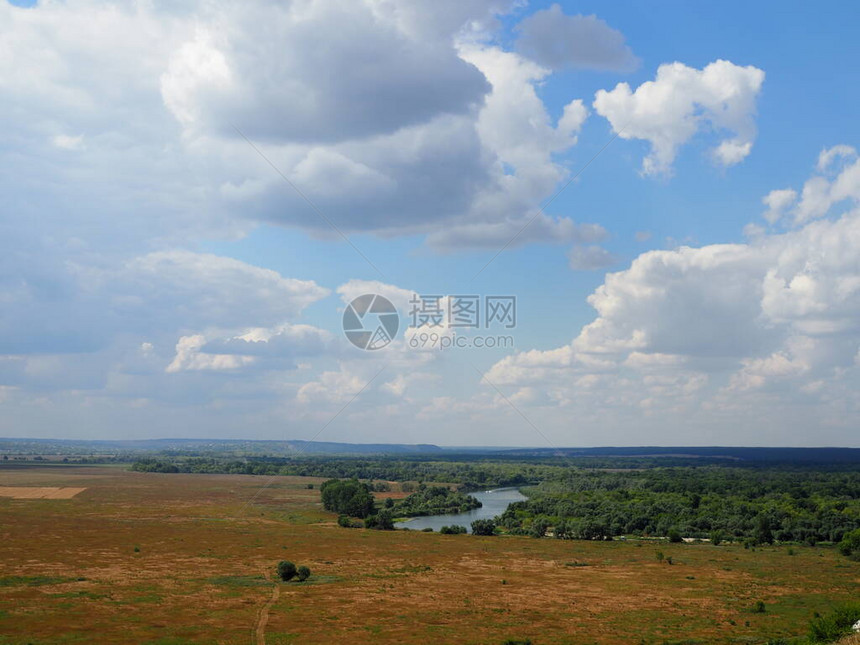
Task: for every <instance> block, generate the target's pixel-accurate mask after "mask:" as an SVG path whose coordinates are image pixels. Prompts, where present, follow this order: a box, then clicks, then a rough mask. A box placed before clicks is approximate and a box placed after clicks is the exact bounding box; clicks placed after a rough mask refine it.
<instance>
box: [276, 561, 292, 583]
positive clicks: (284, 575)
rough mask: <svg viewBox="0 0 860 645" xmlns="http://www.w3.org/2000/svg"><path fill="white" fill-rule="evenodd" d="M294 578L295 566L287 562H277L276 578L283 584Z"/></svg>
mask: <svg viewBox="0 0 860 645" xmlns="http://www.w3.org/2000/svg"><path fill="white" fill-rule="evenodd" d="M295 576H296V565H294V564H293V563H292V562H290V561H289V560H281V561H280V562H278V577H279V578H280V579H281V580H283V581H284V582H288V581H290V580H292V579H293V578H295Z"/></svg>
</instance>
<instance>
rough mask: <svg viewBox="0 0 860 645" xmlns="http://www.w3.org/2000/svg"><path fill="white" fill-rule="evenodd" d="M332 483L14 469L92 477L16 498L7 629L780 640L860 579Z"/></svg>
mask: <svg viewBox="0 0 860 645" xmlns="http://www.w3.org/2000/svg"><path fill="white" fill-rule="evenodd" d="M322 481H323V479H321V478H311V477H255V476H247V475H191V474H157V473H140V472H130V471H128V470H126V469H125V468H124V467H120V466H115V467H91V466H61V465H50V466H34V467H29V466H27V467H24V466H15V467H7V468H0V487H22V488H31V489H32V488H46V489H47V488H50V489H52V490H53V489H64V488H69V489H84V490H80V491H79V492H77V494H75V495H74V496H72V497H69V498H66V499H61V498H50V497H48V498H39V497H38V496H33V497H31V498H26V499H15V498H12V497H0V644H3V645H8V644H12V643H15V644H19V643H21V644H23V643H33V644H42V643H153V644H155V643H160V644H164V645H168V644H174V645H178V644H181V643H269V644H277V643H332V642H351V643H365V642H367V643H369V642H373V643H386V642H388V643H427V642H437V643H452V642H457V643H503V642H504V641H505V640H506V639H531V641H532V642H533V643H534V644H535V645H542V644H549V643H764V642H766V641H767V640H768V639H771V638H777V637H790V636H797V635H801V634H803V633H805V630H806V626H807V624H808V622H809V619H810V617H811V616H812V614H813V612H815V611H820V612H822V613H823V612H826V611H828V610H830V609H831V608H832V607H833V606H834V605H836V604H838V603H840V602H844V601H847V600H851V599H854V598H856V597H857V596H858V592H860V564H858V563H856V562H851V561H849V560H847V559H846V558H844V557H840V556H839V555H838V553H837V552H836V551H835V550H834V549H829V548H813V547H793V550H792V552H793V555H791V554H790V552H789V549H788V548H787V547H763V548H756V549H755V550H749V549H744V548H743V547H741V546H735V545H728V546H726V545H722V546H719V547H714V546H711V545H709V544H680V545H674V544H672V545H670V544H666V543H654V542H649V541H639V540H628V541H614V542H588V541H581V540H564V541H562V540H554V539H551V538H545V539H532V538H528V537H510V536H496V537H474V536H465V535H453V536H449V535H439V534H435V533H420V532H414V531H395V532H390V531H372V530H363V529H344V528H340V527H338V526H337V524H336V519H337V518H336V516H335V515H333V514H332V513H329V512H326V511H324V510H323V509H322V505H321V503H320V499H319V484H320V483H321V482H322ZM309 484H313V485H314V487H313V488H312V489H311V488H308V485H309ZM658 550H659V551H662V552H663V554H664V556H665V557H666V558H667V559H668V558H671V560H672V564H671V565H670V564H668V563H667V562H666V561H665V560H664V561H663V562H658V560H657V558H656V552H657V551H658ZM282 559H289V560H292V561H293V562H295V563H297V564H305V565H307V566H309V567H310V569H311V571H312V574H313V575H312V577H311V578H310V579H309V580H308V581H307V582H305V583H292V582H291V583H276V582H275V576H274V573H275V565H276V564H277V562H278V561H279V560H282ZM757 601H763V602H764V603H765V607H766V611H765V612H764V613H753V612H752V611H751V608H752V607H753V605H754V604H755V603H756V602H757Z"/></svg>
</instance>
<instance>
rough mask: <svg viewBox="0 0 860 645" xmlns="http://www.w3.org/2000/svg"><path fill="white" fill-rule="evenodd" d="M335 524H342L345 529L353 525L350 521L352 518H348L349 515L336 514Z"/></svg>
mask: <svg viewBox="0 0 860 645" xmlns="http://www.w3.org/2000/svg"><path fill="white" fill-rule="evenodd" d="M337 525H338V526H342V527H343V528H345V529H351V528H353V527H354V526H355V525H354V524H353V523H352V520H351V519H349V515H338V516H337Z"/></svg>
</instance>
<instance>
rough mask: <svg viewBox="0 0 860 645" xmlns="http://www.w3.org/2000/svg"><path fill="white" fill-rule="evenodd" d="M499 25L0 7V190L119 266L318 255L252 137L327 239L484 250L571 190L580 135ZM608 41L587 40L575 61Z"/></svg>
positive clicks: (266, 12)
mask: <svg viewBox="0 0 860 645" xmlns="http://www.w3.org/2000/svg"><path fill="white" fill-rule="evenodd" d="M512 6H513V3H512V2H508V1H502V0H472V1H470V2H441V3H418V2H415V3H413V2H375V1H371V0H367V1H363V0H362V1H354V2H343V1H338V0H324V1H319V2H291V3H272V2H266V1H263V0H253V1H252V2H248V3H243V4H242V6H241V7H239V6H236V5H232V4H230V3H224V2H202V1H201V2H192V3H190V4H186V5H183V7H182V8H169V7H167V6H166V5H163V4H159V3H156V4H151V3H134V4H118V3H114V2H110V1H109V0H87V1H86V2H84V3H83V4H81V3H77V4H76V5H75V6H71V5H68V4H64V3H60V2H57V3H46V4H44V5H42V4H40V5H37V6H36V7H34V8H30V9H24V8H20V7H14V6H12V5H10V4H8V3H4V4H3V5H0V27H2V29H3V31H4V33H6V34H13V35H14V36H12V37H10V38H9V39H8V40H7V44H6V47H5V48H4V56H3V57H2V60H0V95H2V99H3V100H2V105H0V115H2V116H3V117H4V118H5V120H6V121H7V122H8V123H13V124H16V127H15V128H12V129H10V130H7V132H6V133H5V134H4V135H3V137H4V143H5V144H6V145H5V146H4V152H3V153H2V154H3V157H2V159H3V162H4V165H6V166H7V167H11V168H14V169H15V172H13V173H9V174H7V175H6V177H5V178H4V179H0V182H2V187H3V188H4V190H8V191H9V192H10V193H15V192H16V191H21V190H22V189H23V188H27V189H30V190H31V192H32V194H33V195H38V196H39V197H38V199H34V200H30V201H31V202H32V203H28V204H26V205H25V207H27V208H30V209H32V211H33V212H36V213H43V214H44V213H52V212H53V213H55V215H47V216H45V215H43V216H42V217H43V218H45V217H47V218H48V219H53V220H56V222H55V223H56V225H58V226H60V227H66V228H67V230H68V231H69V233H70V234H74V231H75V230H79V229H80V224H81V221H82V220H83V221H85V222H86V223H87V224H92V223H95V222H98V224H99V227H100V228H101V229H102V230H101V231H100V235H101V236H102V237H103V238H104V239H109V240H110V241H111V245H112V246H114V247H119V246H121V245H123V244H125V243H130V244H134V243H135V242H136V241H137V240H139V239H140V238H141V237H147V238H151V237H152V236H153V232H154V231H157V232H158V235H159V236H160V237H162V238H173V239H174V240H183V239H187V238H189V237H192V238H193V237H194V236H199V234H200V233H201V232H202V231H205V232H206V233H207V234H208V235H213V234H220V235H240V234H243V233H244V232H246V231H247V230H249V228H251V227H253V226H255V225H257V224H259V223H260V222H268V223H276V224H280V225H287V226H298V227H301V228H304V229H307V230H310V231H312V232H313V233H315V234H319V235H326V234H330V233H331V231H330V229H329V225H328V224H327V223H326V222H324V221H323V220H322V219H321V218H319V217H318V216H317V214H315V213H314V212H313V210H312V209H311V208H310V207H309V206H308V204H307V203H305V200H304V199H303V198H302V197H301V196H299V195H298V194H297V193H296V192H295V191H294V190H293V189H292V188H290V187H289V186H287V185H286V183H285V182H284V181H283V179H282V178H281V177H279V176H278V174H277V173H275V172H274V171H273V169H272V168H271V167H270V166H269V165H268V164H267V163H266V162H265V161H264V160H263V159H261V157H260V155H259V154H258V152H257V151H256V150H254V149H253V148H251V146H249V145H248V143H247V142H246V141H245V139H244V137H245V136H247V137H248V138H249V139H251V140H252V141H254V142H255V144H256V145H257V146H258V149H259V152H261V153H262V154H264V155H265V156H266V157H267V158H268V159H269V160H270V161H271V162H272V163H273V164H274V165H276V166H277V167H278V169H279V170H280V171H281V172H283V174H284V175H285V176H286V177H287V178H288V179H289V180H290V181H291V182H293V183H294V184H295V185H296V186H297V187H299V189H300V190H301V191H302V192H303V193H304V195H305V196H306V197H307V198H309V199H310V200H311V201H312V202H314V203H315V204H316V206H317V207H318V208H319V209H320V210H321V211H322V212H324V213H325V214H326V216H327V218H329V219H330V220H331V221H332V222H334V224H335V225H336V226H337V227H338V228H340V229H341V230H343V231H346V232H350V231H368V232H373V233H377V234H380V235H385V236H390V235H401V234H405V235H411V234H416V233H418V234H430V238H429V239H428V244H429V245H430V246H432V247H434V248H436V249H438V250H442V251H447V250H455V249H462V248H473V247H483V246H492V247H498V245H499V240H500V239H504V238H507V239H506V240H505V241H507V240H510V239H511V237H513V234H514V233H515V232H516V231H518V230H519V229H520V228H522V226H523V224H524V223H525V222H526V221H528V218H529V217H530V216H531V215H532V214H533V212H534V209H535V208H536V206H537V205H538V204H539V203H540V202H541V201H542V200H544V199H545V198H546V197H547V196H548V195H549V194H551V192H552V191H553V190H554V189H555V188H556V187H557V185H558V184H559V182H560V181H562V180H563V179H565V178H566V177H567V176H568V170H567V168H566V167H565V166H564V165H562V164H560V163H559V162H558V161H557V159H556V156H557V155H559V154H562V153H564V152H566V151H568V150H570V148H571V147H572V146H574V145H575V144H576V142H577V135H578V133H579V132H580V129H581V127H582V125H583V122H584V121H585V119H586V118H587V116H588V111H587V110H586V108H585V106H584V104H583V102H582V101H581V100H578V99H576V98H575V97H571V100H570V101H569V103H568V105H567V106H566V108H565V109H564V110H563V114H562V115H561V116H560V117H559V118H557V119H553V118H551V117H550V115H549V113H548V111H547V109H546V107H545V105H544V103H543V101H542V100H541V99H540V98H539V96H538V94H537V92H536V87H537V86H538V85H539V84H541V83H543V82H544V81H545V80H546V79H547V78H548V76H549V75H550V73H551V72H550V68H549V67H547V66H546V65H542V64H539V63H536V62H534V61H533V60H530V59H529V58H527V57H525V56H523V55H520V54H517V53H513V52H508V51H504V50H502V49H501V48H499V47H497V46H496V45H494V44H493V37H492V34H493V33H494V31H493V29H494V20H495V18H496V16H498V15H500V14H503V13H505V12H507V11H509V10H510V9H511V7H512ZM529 29H531V27H529V24H526V25H525V26H524V32H527V31H529ZM618 36H619V35H618V33H617V32H614V31H612V30H611V29H609V28H608V27H606V26H605V25H604V26H603V28H602V30H601V29H597V30H596V31H594V33H593V34H592V37H591V38H590V40H589V41H588V43H586V44H584V45H582V46H581V47H580V49H581V50H582V52H580V53H582V54H583V55H588V54H589V52H592V50H593V53H594V55H595V56H602V55H604V54H601V52H602V51H604V50H605V49H606V48H607V47H609V48H610V49H611V48H612V47H614V46H615V40H617V38H618ZM538 58H539V59H540V56H538ZM23 149H26V150H27V151H28V153H27V158H26V161H25V163H23V164H22V163H21V161H22V159H21V153H20V151H21V150H23ZM95 195H97V196H98V197H97V198H94V197H93V196H95ZM129 195H132V196H133V197H134V199H133V200H132V204H129V200H128V196H129ZM120 210H121V211H122V212H123V213H124V218H123V222H122V225H119V223H118V221H117V219H116V218H115V217H113V216H112V215H113V213H115V212H117V211H120ZM443 224H444V225H445V233H444V234H438V235H434V233H437V232H438V231H439V230H441V228H442V225H443ZM592 230H595V229H594V228H593V227H591V228H589V227H585V228H583V227H582V226H581V225H580V224H577V223H575V222H574V221H572V220H571V219H570V218H567V217H560V218H556V217H550V216H547V215H542V216H541V218H540V221H539V222H536V224H535V225H534V226H532V227H530V230H529V232H528V233H529V234H528V235H526V236H521V237H519V238H518V239H517V241H516V243H518V244H524V243H533V242H540V241H557V242H594V241H596V238H594V236H592V235H591V233H590V231H592Z"/></svg>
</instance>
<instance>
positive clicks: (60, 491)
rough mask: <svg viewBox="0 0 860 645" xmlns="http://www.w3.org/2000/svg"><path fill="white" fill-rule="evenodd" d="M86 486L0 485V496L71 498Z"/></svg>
mask: <svg viewBox="0 0 860 645" xmlns="http://www.w3.org/2000/svg"><path fill="white" fill-rule="evenodd" d="M85 490H86V488H54V487H51V486H0V497H11V498H12V499H71V498H72V497H74V496H75V495H77V494H78V493H81V492H83V491H85Z"/></svg>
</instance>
